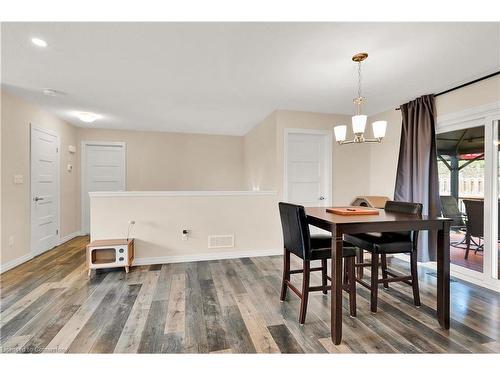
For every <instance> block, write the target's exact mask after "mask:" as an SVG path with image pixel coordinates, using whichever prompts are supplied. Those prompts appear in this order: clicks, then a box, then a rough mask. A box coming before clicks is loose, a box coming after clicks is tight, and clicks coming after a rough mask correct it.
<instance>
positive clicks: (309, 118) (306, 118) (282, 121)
mask: <svg viewBox="0 0 500 375" xmlns="http://www.w3.org/2000/svg"><path fill="white" fill-rule="evenodd" d="M350 121H351V116H347V115H335V114H329V113H314V112H302V111H290V110H277V111H275V112H273V113H272V114H271V115H270V116H268V117H267V118H266V119H265V120H264V121H263V122H262V123H260V124H259V125H258V126H256V127H255V128H253V129H252V130H251V131H250V132H248V133H247V134H246V135H245V137H244V138H245V170H246V183H247V188H248V189H252V188H255V187H257V188H260V189H261V190H268V189H271V190H277V191H278V199H282V197H283V173H284V139H285V129H287V128H290V129H311V130H330V131H333V126H335V125H340V124H346V123H350ZM350 136H352V134H350ZM369 155H370V150H369V148H368V147H367V146H366V145H346V146H340V145H338V144H337V143H335V142H334V144H333V148H332V191H333V204H335V205H346V204H349V203H350V202H351V201H352V199H353V198H354V197H355V196H356V195H362V194H368V193H369V184H370V176H369Z"/></svg>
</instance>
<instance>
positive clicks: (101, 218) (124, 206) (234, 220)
mask: <svg viewBox="0 0 500 375" xmlns="http://www.w3.org/2000/svg"><path fill="white" fill-rule="evenodd" d="M265 212H267V213H272V214H269V215H263V214H262V213H265ZM128 220H135V221H136V224H135V226H134V228H133V231H132V236H133V237H135V238H137V242H136V255H135V257H136V261H137V262H139V263H142V264H143V263H147V264H152V263H164V262H175V261H186V260H192V259H212V258H217V257H219V256H222V257H223V256H228V255H227V254H228V253H230V254H232V255H231V256H233V257H236V256H257V255H269V254H280V253H281V252H282V245H281V243H282V239H281V226H280V225H281V224H280V222H279V216H278V208H277V207H276V194H275V193H274V194H270V193H269V194H266V193H262V192H261V193H258V192H256V193H253V192H247V193H243V194H238V195H217V194H216V195H208V196H207V195H199V194H193V195H190V196H171V195H170V196H134V195H133V194H131V195H129V196H118V197H91V220H90V221H91V237H92V238H93V239H106V238H122V237H123V236H124V235H125V234H126V232H127V227H128ZM183 229H187V230H189V233H190V234H189V238H188V240H186V241H183V240H182V231H183ZM213 234H215V235H221V234H222V235H224V234H234V238H235V240H234V244H235V246H234V248H219V249H209V248H208V236H209V235H213ZM155 258H159V259H155Z"/></svg>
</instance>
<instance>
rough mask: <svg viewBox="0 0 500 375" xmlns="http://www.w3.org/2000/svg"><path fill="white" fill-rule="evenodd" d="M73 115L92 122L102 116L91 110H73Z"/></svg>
mask: <svg viewBox="0 0 500 375" xmlns="http://www.w3.org/2000/svg"><path fill="white" fill-rule="evenodd" d="M75 116H76V117H78V118H79V119H80V121H83V122H94V121H95V120H98V119H100V118H101V117H102V116H101V115H98V114H97V113H92V112H75Z"/></svg>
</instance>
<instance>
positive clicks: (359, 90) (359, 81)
mask: <svg viewBox="0 0 500 375" xmlns="http://www.w3.org/2000/svg"><path fill="white" fill-rule="evenodd" d="M358 98H361V61H360V62H358Z"/></svg>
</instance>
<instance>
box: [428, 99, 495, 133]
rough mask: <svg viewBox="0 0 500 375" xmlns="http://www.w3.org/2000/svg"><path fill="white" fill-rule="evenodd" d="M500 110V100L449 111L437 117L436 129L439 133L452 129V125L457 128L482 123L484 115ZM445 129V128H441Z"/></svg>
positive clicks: (487, 115) (491, 114)
mask: <svg viewBox="0 0 500 375" xmlns="http://www.w3.org/2000/svg"><path fill="white" fill-rule="evenodd" d="M498 112H500V102H496V103H489V104H485V105H481V106H477V107H473V108H468V109H465V110H463V111H459V112H454V113H449V114H446V115H442V116H438V117H437V126H436V130H437V132H439V133H442V132H444V131H452V130H455V129H453V128H454V126H458V128H459V129H462V128H464V127H474V126H481V125H484V119H485V117H489V116H493V115H494V114H495V113H498ZM442 129H446V130H442Z"/></svg>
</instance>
